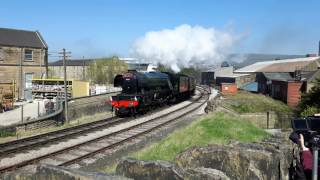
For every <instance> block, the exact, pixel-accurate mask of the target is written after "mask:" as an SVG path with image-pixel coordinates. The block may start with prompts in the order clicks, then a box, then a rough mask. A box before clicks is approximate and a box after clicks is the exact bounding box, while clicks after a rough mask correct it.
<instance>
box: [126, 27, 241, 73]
mask: <svg viewBox="0 0 320 180" xmlns="http://www.w3.org/2000/svg"><path fill="white" fill-rule="evenodd" d="M240 38H241V36H239V35H236V34H234V33H233V32H232V31H230V30H229V31H220V30H217V29H215V28H212V27H211V28H204V27H202V26H190V25H187V24H184V25H180V26H177V27H175V28H173V29H164V30H161V31H150V32H147V33H146V34H145V35H144V36H143V37H140V38H138V39H137V40H135V42H134V43H133V45H132V48H131V53H132V54H133V56H136V57H138V58H141V59H144V60H146V61H149V62H153V63H162V64H164V65H167V66H170V67H171V68H172V69H173V70H174V71H176V72H178V71H180V68H181V67H190V66H192V65H194V64H199V63H210V64H214V63H217V62H221V61H223V60H224V59H225V57H226V56H227V54H229V53H230V50H231V49H232V47H233V46H234V44H235V43H236V42H237V41H238V40H239V39H240Z"/></svg>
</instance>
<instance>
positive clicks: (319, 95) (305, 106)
mask: <svg viewBox="0 0 320 180" xmlns="http://www.w3.org/2000/svg"><path fill="white" fill-rule="evenodd" d="M319 110H320V78H317V79H316V80H315V82H314V86H313V87H312V88H311V90H310V91H309V92H308V93H306V94H303V95H302V97H301V101H300V103H299V106H298V112H299V113H300V115H303V116H306V115H312V114H310V113H311V112H312V113H313V112H314V111H318V112H319ZM307 112H310V113H307Z"/></svg>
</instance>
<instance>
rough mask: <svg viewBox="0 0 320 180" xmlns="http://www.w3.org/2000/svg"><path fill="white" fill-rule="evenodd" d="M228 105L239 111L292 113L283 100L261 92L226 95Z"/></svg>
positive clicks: (241, 92) (240, 92)
mask: <svg viewBox="0 0 320 180" xmlns="http://www.w3.org/2000/svg"><path fill="white" fill-rule="evenodd" d="M225 102H226V106H227V107H229V108H231V109H232V110H234V111H236V112H238V113H256V112H267V111H275V112H280V113H291V112H292V110H291V109H290V108H289V106H287V105H286V104H285V103H283V102H282V101H278V100H274V99H272V98H270V97H268V96H265V95H261V94H253V93H250V92H245V91H239V92H238V93H237V94H236V95H228V96H226V100H225Z"/></svg>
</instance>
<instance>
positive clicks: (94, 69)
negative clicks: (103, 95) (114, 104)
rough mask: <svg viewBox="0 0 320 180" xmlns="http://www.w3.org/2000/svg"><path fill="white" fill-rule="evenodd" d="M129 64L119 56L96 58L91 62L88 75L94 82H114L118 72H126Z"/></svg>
mask: <svg viewBox="0 0 320 180" xmlns="http://www.w3.org/2000/svg"><path fill="white" fill-rule="evenodd" d="M127 70H128V65H127V64H126V63H125V62H124V61H121V60H119V58H118V57H116V56H113V57H111V58H102V59H96V60H94V61H93V62H91V63H90V64H89V67H88V72H87V75H88V77H89V79H90V82H91V83H92V84H113V79H114V77H115V76H116V75H117V74H120V73H123V72H126V71H127Z"/></svg>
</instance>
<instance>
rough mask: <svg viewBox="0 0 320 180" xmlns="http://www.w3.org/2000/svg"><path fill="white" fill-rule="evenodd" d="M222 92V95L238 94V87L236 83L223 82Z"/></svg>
mask: <svg viewBox="0 0 320 180" xmlns="http://www.w3.org/2000/svg"><path fill="white" fill-rule="evenodd" d="M220 92H221V94H222V95H227V94H237V92H238V88H237V85H236V84H234V83H221V86H220Z"/></svg>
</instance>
